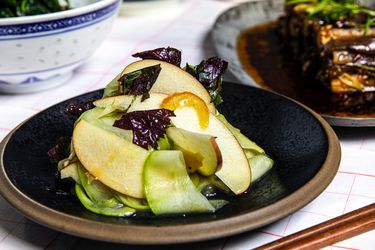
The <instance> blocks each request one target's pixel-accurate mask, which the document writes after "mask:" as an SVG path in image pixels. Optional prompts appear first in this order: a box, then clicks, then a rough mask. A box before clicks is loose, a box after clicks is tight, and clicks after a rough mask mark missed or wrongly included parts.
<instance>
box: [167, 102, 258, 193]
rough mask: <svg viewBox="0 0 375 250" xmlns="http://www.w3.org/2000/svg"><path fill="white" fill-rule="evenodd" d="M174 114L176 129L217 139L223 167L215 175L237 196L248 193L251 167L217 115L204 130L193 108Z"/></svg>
mask: <svg viewBox="0 0 375 250" xmlns="http://www.w3.org/2000/svg"><path fill="white" fill-rule="evenodd" d="M174 112H175V115H176V117H171V121H172V123H173V124H174V125H175V126H176V127H178V128H183V129H186V130H189V131H192V132H195V133H201V134H208V135H211V136H215V137H216V143H217V145H218V146H219V149H220V152H221V155H222V165H221V168H220V170H219V171H218V172H216V173H215V175H216V176H217V177H219V179H220V180H221V181H222V182H224V184H225V185H227V186H228V187H229V188H230V190H232V192H234V193H235V194H241V193H243V192H244V191H246V190H247V189H248V188H249V186H250V182H251V171H250V165H249V162H248V160H247V158H246V155H245V153H244V151H243V149H242V148H241V146H240V144H239V143H238V141H237V140H236V138H235V137H234V136H233V134H232V133H231V132H230V131H229V130H228V128H227V127H226V126H225V125H224V124H223V123H222V122H221V121H220V120H219V119H217V118H216V116H215V115H212V114H210V123H209V125H208V127H207V128H206V129H202V128H201V126H200V125H199V120H198V117H197V115H196V112H195V111H194V109H192V108H181V109H177V110H175V111H174Z"/></svg>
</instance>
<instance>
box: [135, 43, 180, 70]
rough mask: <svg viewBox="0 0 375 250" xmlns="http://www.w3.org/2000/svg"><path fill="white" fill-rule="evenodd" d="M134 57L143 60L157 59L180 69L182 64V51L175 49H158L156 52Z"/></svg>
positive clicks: (151, 51) (149, 51) (145, 52)
mask: <svg viewBox="0 0 375 250" xmlns="http://www.w3.org/2000/svg"><path fill="white" fill-rule="evenodd" d="M133 57H139V58H142V59H156V60H161V61H164V62H168V63H171V64H174V65H176V66H178V67H180V64H181V51H179V50H178V49H175V48H171V47H168V48H157V49H154V50H146V51H143V52H138V53H135V54H134V55H133Z"/></svg>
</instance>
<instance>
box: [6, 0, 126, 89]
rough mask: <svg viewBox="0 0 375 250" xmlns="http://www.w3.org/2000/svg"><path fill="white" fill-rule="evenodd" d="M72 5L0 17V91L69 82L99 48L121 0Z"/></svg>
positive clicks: (93, 1) (37, 87) (35, 87)
mask: <svg viewBox="0 0 375 250" xmlns="http://www.w3.org/2000/svg"><path fill="white" fill-rule="evenodd" d="M71 2H72V3H73V7H76V8H73V9H70V10H66V11H62V12H57V13H51V14H45V15H35V16H26V17H12V18H0V92H3V93H27V92H34V91H39V90H44V89H47V88H51V87H54V86H56V85H58V84H61V83H63V82H65V81H66V80H68V79H69V77H70V76H71V75H72V71H73V69H75V68H76V67H78V66H79V65H81V64H82V63H83V62H84V61H85V60H86V59H87V58H88V57H89V56H90V55H92V54H93V52H94V51H95V50H96V48H97V47H98V46H99V45H100V44H101V43H102V41H103V39H104V37H105V35H106V33H107V32H108V30H109V27H110V26H111V24H112V21H113V19H114V18H115V16H116V14H117V12H118V9H119V6H120V3H121V0H100V1H98V0H84V1H79V0H75V1H71ZM80 5H82V6H80Z"/></svg>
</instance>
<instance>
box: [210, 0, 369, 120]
mask: <svg viewBox="0 0 375 250" xmlns="http://www.w3.org/2000/svg"><path fill="white" fill-rule="evenodd" d="M284 2H285V0H264V1H255V2H254V1H252V2H246V3H242V4H240V5H238V6H236V7H233V8H231V9H229V10H227V11H225V12H224V13H223V14H221V15H220V16H219V17H218V19H217V20H216V22H215V25H214V27H213V30H212V38H213V43H214V45H215V48H216V51H217V53H218V54H219V56H220V57H222V58H223V59H225V60H228V61H229V70H230V71H231V72H232V73H233V75H234V76H235V77H236V78H237V79H238V80H239V81H240V82H242V83H243V84H246V85H252V86H257V87H259V86H260V85H259V82H260V81H262V84H261V86H262V87H264V88H266V89H271V90H273V91H276V92H278V93H280V94H282V95H286V96H289V97H291V98H293V99H295V100H297V101H299V102H302V103H304V104H305V105H307V106H309V107H310V108H312V109H314V110H315V111H316V112H318V113H320V114H321V115H322V116H323V117H324V118H326V120H327V121H328V122H329V123H330V124H331V125H334V126H349V127H353V126H361V127H364V126H375V92H368V93H365V94H353V95H350V96H349V97H348V96H346V95H345V96H343V95H342V96H338V95H332V94H331V93H329V92H328V91H327V90H326V89H324V87H322V85H320V84H315V85H314V84H309V83H308V81H312V80H311V79H308V78H303V77H300V78H298V80H295V82H293V81H291V80H292V79H296V78H295V76H294V75H295V74H293V76H291V75H292V74H290V73H289V72H288V71H286V70H288V67H285V66H282V67H283V68H282V69H281V68H280V64H281V63H284V62H285V56H284V55H282V51H283V48H282V41H281V40H280V39H279V37H278V36H277V32H276V31H275V32H273V33H272V34H271V32H270V34H271V35H269V36H268V37H270V38H268V39H271V41H273V44H272V46H270V49H268V47H267V52H264V53H263V52H262V54H259V56H263V55H266V56H267V55H268V58H270V59H269V60H268V61H269V63H268V64H266V67H263V66H262V67H263V68H262V70H260V71H258V72H257V74H254V73H253V74H252V76H250V74H249V73H248V72H251V71H248V70H246V69H248V68H249V65H247V64H248V60H247V59H246V58H251V57H252V56H253V58H255V57H256V56H258V55H255V54H254V53H255V52H254V51H259V50H260V47H261V42H259V43H255V42H254V38H251V37H250V38H247V39H246V41H245V42H244V43H246V44H243V43H241V45H240V46H245V47H246V48H247V50H246V51H241V50H238V46H239V43H238V38H239V37H240V35H241V34H243V32H244V31H246V30H248V29H250V28H252V27H255V26H257V25H260V24H266V23H269V22H271V21H276V20H277V18H278V17H279V16H281V15H282V14H283V7H284ZM362 2H363V3H364V4H366V3H370V1H367V0H363V1H362ZM271 36H272V37H271ZM248 37H249V36H248ZM262 43H264V41H262ZM248 48H250V49H248ZM238 51H241V52H240V53H241V56H239V54H238ZM251 51H253V52H251ZM279 52H280V53H279ZM244 54H247V55H245V56H244ZM240 58H242V60H241V59H240ZM243 58H245V59H243ZM260 61H261V60H257V59H253V62H252V65H256V64H257V63H258V65H259V62H260ZM279 62H280V64H279ZM289 68H290V67H289ZM284 69H285V70H284ZM295 69H296V70H299V69H298V68H297V67H295V68H293V69H290V70H292V71H293V70H295ZM283 70H284V71H283ZM272 75H277V76H278V78H275V77H273V78H272ZM283 75H284V76H283ZM258 76H260V78H261V79H262V80H259V77H258ZM274 79H276V80H274ZM305 82H306V83H305ZM301 83H302V84H303V83H305V85H302V84H301ZM348 99H351V103H354V105H352V106H350V107H348V106H347V103H348Z"/></svg>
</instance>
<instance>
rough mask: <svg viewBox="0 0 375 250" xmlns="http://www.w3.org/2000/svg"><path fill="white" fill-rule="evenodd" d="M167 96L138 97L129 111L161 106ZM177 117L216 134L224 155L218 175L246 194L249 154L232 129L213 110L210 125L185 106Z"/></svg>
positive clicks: (198, 129)
mask: <svg viewBox="0 0 375 250" xmlns="http://www.w3.org/2000/svg"><path fill="white" fill-rule="evenodd" d="M166 97H167V95H164V94H154V93H151V94H150V98H148V99H146V100H145V101H143V102H141V98H137V99H136V100H135V101H134V102H133V103H132V105H131V106H130V108H129V111H137V110H150V109H158V108H160V107H161V103H162V101H163V99H164V98H166ZM112 98H130V97H129V96H117V97H112ZM174 112H175V114H176V117H171V118H170V119H171V121H172V123H173V124H174V125H175V126H176V127H178V128H182V129H185V130H188V131H191V132H195V133H201V134H207V135H211V136H214V137H216V143H217V145H218V147H219V149H220V152H221V155H222V165H221V169H220V170H219V171H218V172H216V175H217V176H218V177H219V178H220V179H221V180H222V181H223V182H224V183H225V185H227V186H228V187H229V188H230V189H231V190H232V191H233V192H234V193H235V194H240V193H243V192H244V191H246V190H247V188H248V187H249V186H250V182H251V171H250V166H249V162H248V160H247V158H246V155H245V153H244V151H243V149H242V148H241V146H240V144H239V143H238V141H237V140H236V138H235V137H234V136H233V134H232V133H231V132H230V131H229V129H228V128H227V127H226V126H225V125H224V124H223V123H222V122H221V121H220V120H219V119H218V118H217V117H216V116H215V115H214V114H212V113H210V117H209V125H208V127H207V128H202V127H201V126H200V123H199V119H198V116H197V113H196V111H195V110H194V109H193V108H190V107H185V108H180V109H177V110H175V111H174Z"/></svg>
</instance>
